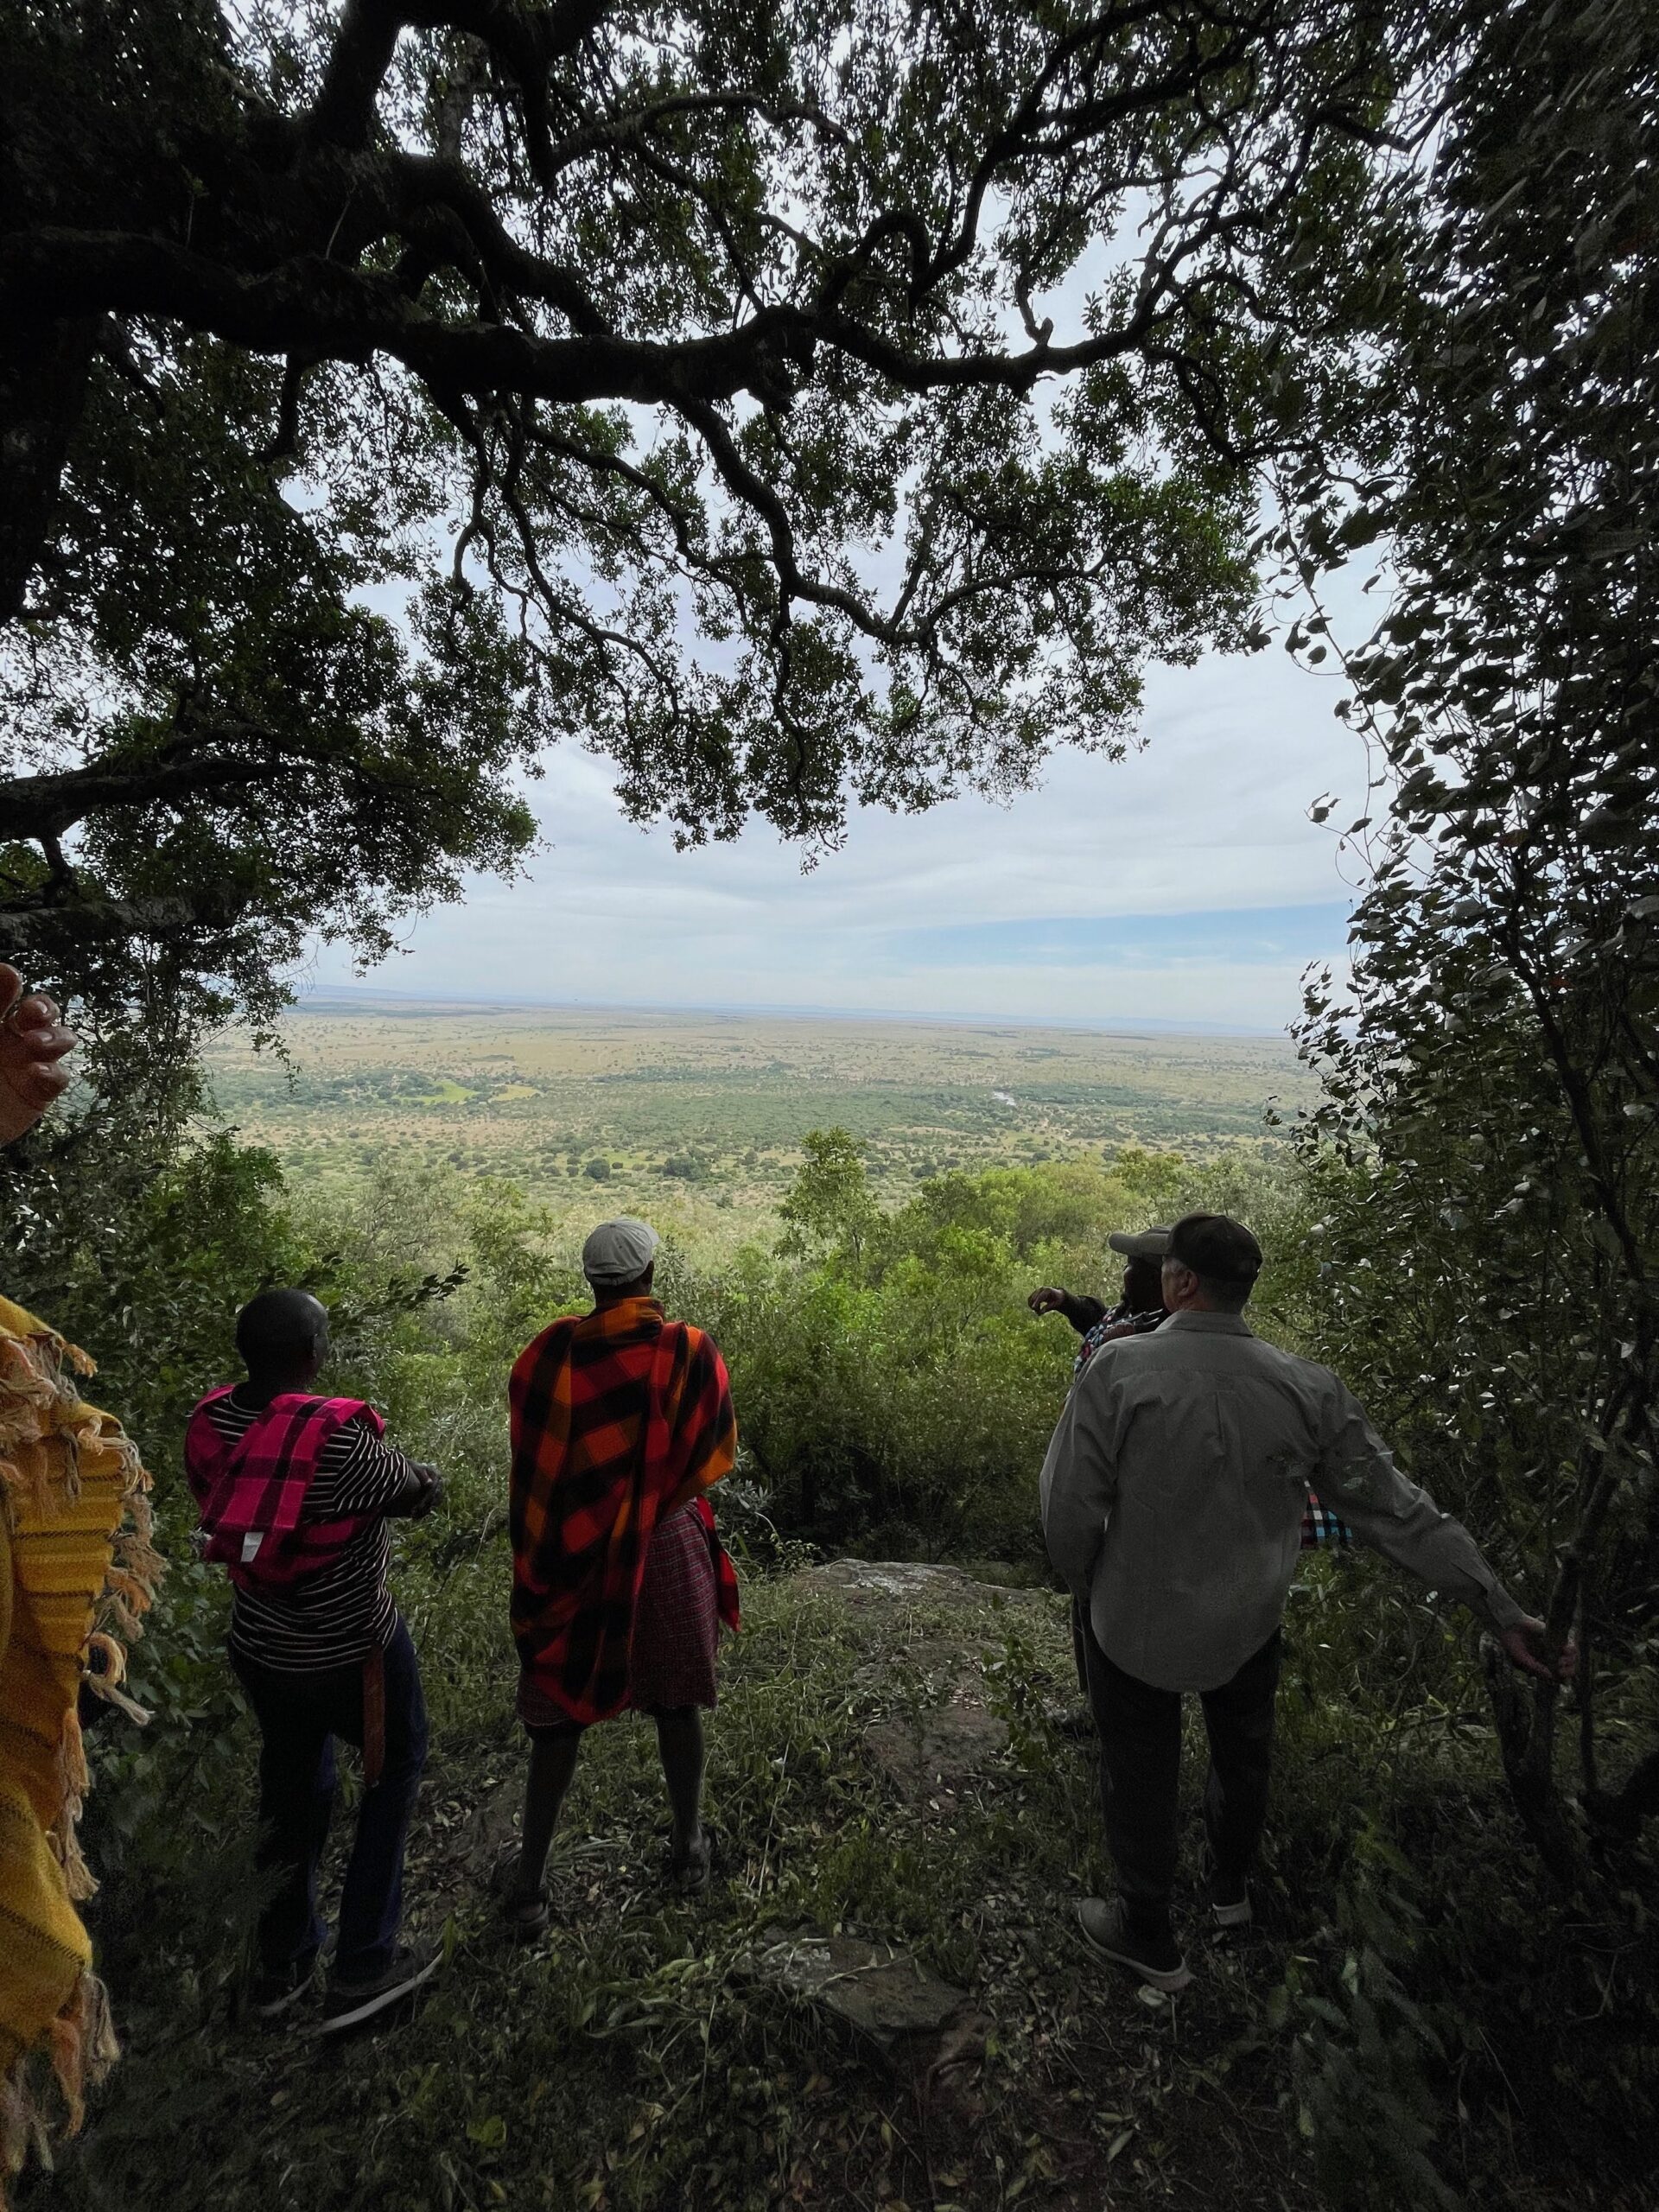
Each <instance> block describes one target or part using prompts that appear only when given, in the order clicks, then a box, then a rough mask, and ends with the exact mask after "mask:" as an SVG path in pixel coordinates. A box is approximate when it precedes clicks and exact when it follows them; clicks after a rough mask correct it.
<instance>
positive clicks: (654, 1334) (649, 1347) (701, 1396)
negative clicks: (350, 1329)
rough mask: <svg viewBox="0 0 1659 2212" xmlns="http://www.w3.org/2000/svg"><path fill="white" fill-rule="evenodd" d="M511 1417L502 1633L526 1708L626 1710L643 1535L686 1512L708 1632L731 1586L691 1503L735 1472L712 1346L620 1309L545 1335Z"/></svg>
mask: <svg viewBox="0 0 1659 2212" xmlns="http://www.w3.org/2000/svg"><path fill="white" fill-rule="evenodd" d="M508 1396H509V1401H510V1403H511V1407H512V1498H511V1516H510V1525H511V1529H512V1632H513V1637H514V1640H515V1641H516V1643H517V1644H518V1657H519V1663H520V1665H521V1666H522V1667H523V1669H524V1672H525V1674H526V1675H528V1676H529V1678H530V1680H531V1682H532V1683H533V1684H534V1686H535V1688H536V1689H537V1692H538V1693H539V1694H540V1695H541V1696H542V1697H543V1698H545V1699H547V1700H549V1701H550V1702H551V1703H552V1704H553V1705H555V1706H556V1707H558V1709H559V1710H560V1711H562V1712H563V1713H568V1714H569V1718H570V1719H573V1720H581V1721H594V1720H604V1719H608V1718H609V1717H610V1716H611V1715H612V1714H613V1713H620V1711H621V1710H622V1708H623V1707H624V1706H625V1705H626V1703H627V1701H628V1658H629V1652H630V1649H631V1647H632V1641H633V1624H634V1615H635V1611H636V1608H637V1606H638V1604H639V1585H640V1581H641V1580H642V1578H643V1576H644V1573H645V1551H646V1548H647V1547H648V1545H649V1544H650V1542H651V1536H652V1530H653V1529H655V1528H656V1527H657V1525H658V1522H660V1521H662V1520H664V1518H665V1517H666V1516H668V1515H669V1514H671V1513H672V1512H673V1511H674V1510H676V1508H677V1507H678V1506H680V1505H683V1504H684V1503H686V1502H687V1501H688V1500H690V1499H694V1500H695V1501H696V1510H697V1512H698V1515H699V1517H700V1518H701V1519H702V1522H703V1526H704V1528H705V1529H707V1530H708V1531H709V1535H710V1540H711V1541H713V1542H714V1543H715V1550H716V1553H717V1571H718V1574H719V1584H720V1590H719V1596H720V1613H721V1619H722V1620H723V1621H725V1623H726V1624H727V1626H728V1628H733V1629H735V1628H736V1626H737V1625H738V1602H737V1576H736V1573H734V1569H733V1567H732V1563H731V1560H729V1559H728V1557H727V1555H726V1554H725V1552H724V1550H723V1549H721V1548H720V1547H719V1543H718V1540H717V1539H715V1538H714V1536H713V1530H714V1515H713V1513H712V1512H711V1511H710V1510H709V1503H708V1501H707V1499H706V1497H704V1496H703V1493H704V1492H705V1491H708V1490H709V1489H710V1488H711V1487H712V1485H713V1484H715V1483H717V1482H718V1481H719V1480H720V1479H721V1477H722V1476H723V1475H727V1474H729V1473H730V1472H731V1470H732V1466H733V1464H734V1460H735V1459H736V1456H737V1421H736V1418H735V1416H734V1414H733V1411H732V1394H731V1386H730V1384H729V1383H728V1380H727V1376H726V1364H725V1362H724V1361H723V1360H722V1359H721V1356H720V1354H719V1352H718V1351H716V1350H715V1345H714V1344H713V1342H712V1340H711V1339H710V1338H708V1337H706V1336H705V1335H704V1334H703V1332H702V1330H701V1329H694V1328H692V1327H690V1325H688V1324H687V1323H685V1322H683V1321H667V1320H665V1319H664V1317H663V1309H662V1307H661V1306H660V1305H659V1304H658V1301H657V1300H655V1299H654V1298H628V1299H622V1300H619V1301H618V1302H617V1303H616V1304H614V1305H613V1306H601V1308H599V1309H598V1311H596V1312H595V1313H588V1314H584V1315H582V1317H580V1318H579V1319H563V1320H559V1321H555V1322H554V1323H553V1324H552V1325H551V1326H550V1327H549V1328H546V1329H543V1332H542V1333H541V1335H540V1336H539V1337H537V1338H536V1339H535V1341H534V1342H533V1343H532V1344H529V1345H527V1346H526V1347H525V1349H524V1351H523V1352H521V1353H520V1355H519V1357H518V1363H517V1365H516V1366H515V1367H514V1368H513V1370H512V1383H511V1384H510V1386H509V1391H508Z"/></svg>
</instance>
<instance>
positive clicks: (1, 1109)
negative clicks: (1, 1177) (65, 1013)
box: [0, 963, 75, 1144]
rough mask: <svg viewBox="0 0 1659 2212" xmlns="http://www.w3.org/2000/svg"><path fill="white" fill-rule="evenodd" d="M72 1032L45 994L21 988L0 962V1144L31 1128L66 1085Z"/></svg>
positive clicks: (14, 974) (14, 972)
mask: <svg viewBox="0 0 1659 2212" xmlns="http://www.w3.org/2000/svg"><path fill="white" fill-rule="evenodd" d="M74 1043H75V1035H74V1032H73V1030H72V1029H66V1028H65V1027H64V1026H63V1024H62V1023H61V1022H60V1020H58V1009H57V1008H56V1007H55V1006H54V1005H53V1003H52V1001H51V1000H50V999H48V998H41V997H39V996H37V995H35V994H34V993H33V992H31V993H29V995H27V996H25V995H24V992H23V979H22V976H20V975H19V974H18V973H17V970H16V969H15V968H9V967H7V966H5V965H4V964H3V963H0V1144H12V1143H14V1142H15V1141H16V1139H17V1138H19V1137H21V1136H22V1135H25V1134H26V1132H27V1131H29V1129H32V1128H34V1126H35V1122H38V1121H39V1120H40V1118H41V1115H42V1114H44V1113H45V1111H46V1109H47V1108H48V1106H49V1105H50V1104H51V1103H52V1102H53V1100H54V1098H56V1097H57V1096H59V1094H60V1092H61V1091H64V1090H67V1088H68V1085H69V1071H68V1069H67V1068H66V1067H65V1066H64V1065H63V1060H64V1056H65V1054H66V1053H67V1052H72V1051H73V1049H74Z"/></svg>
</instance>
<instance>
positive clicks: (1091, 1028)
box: [295, 983, 1290, 1043]
mask: <svg viewBox="0 0 1659 2212" xmlns="http://www.w3.org/2000/svg"><path fill="white" fill-rule="evenodd" d="M330 1000H337V1001H340V1005H341V1007H342V1008H344V1009H347V1010H349V1009H351V1008H353V1007H356V1008H361V1007H369V1006H372V1005H374V1004H375V1003H377V1002H382V1001H385V1002H390V1003H391V1004H392V1005H394V1006H399V1007H429V1008H430V1009H432V1010H433V1011H434V1012H438V1013H442V1012H444V1011H450V1012H455V1013H465V1014H489V1013H492V1012H494V1011H496V1010H498V1009H499V1010H500V1011H502V1012H516V1013H524V1012H528V1013H546V1014H722V1015H732V1014H754V1015H766V1016H767V1017H769V1018H771V1019H773V1020H786V1021H805V1020H813V1021H894V1022H898V1021H925V1022H929V1023H931V1024H933V1025H934V1026H936V1027H939V1028H944V1029H950V1028H957V1029H961V1028H976V1027H983V1026H985V1025H986V1024H995V1026H996V1027H999V1028H1014V1029H1063V1030H1078V1031H1082V1032H1084V1033H1088V1034H1093V1035H1103V1036H1129V1037H1135V1036H1152V1037H1240V1038H1253V1039H1268V1038H1273V1039H1278V1040H1280V1041H1281V1042H1283V1043H1289V1041H1290V1039H1289V1031H1288V1024H1286V1025H1285V1026H1283V1027H1280V1028H1277V1029H1268V1028H1259V1027H1252V1026H1250V1025H1249V1024H1248V1023H1243V1022H1220V1021H1174V1020H1164V1019H1162V1018H1161V1017H1160V1016H1159V1015H1156V1014H1134V1015H1131V1014H1122V1015H1110V1014H1103V1015H1101V1016H1099V1017H1098V1018H1096V1019H1079V1018H1077V1017H1075V1016H1071V1017H1068V1016H1066V1015H1065V1014H1048V1015H1044V1016H1040V1017H1039V1016H1036V1015H1033V1014H946V1013H937V1012H932V1013H929V1012H923V1011H921V1010H920V1009H917V1008H904V1007H832V1006H802V1005H791V1004H789V1003H785V1002H773V1001H753V1002H747V1003H740V1002H738V1001H731V1000H726V1001H718V1000H709V1001H699V1002H698V1003H697V1004H696V1005H687V1004H676V1005H667V1004H664V1002H663V1001H661V1000H657V999H614V998H591V999H590V998H566V999H549V998H532V997H527V996H524V995H519V994H518V993H513V992H505V991H496V992H492V993H491V994H490V995H489V996H488V997H487V998H462V997H461V996H458V995H451V994H449V993H447V992H443V991H399V990H395V989H391V988H386V987H385V986H384V985H378V986H377V985H371V984H364V983H320V984H316V985H314V986H312V987H310V988H305V989H302V990H300V991H298V992H297V993H296V1001H295V1003H296V1007H310V1008H312V1009H313V1010H315V1011H317V1012H323V1013H326V1012H327V1011H328V1003H327V1002H328V1001H330Z"/></svg>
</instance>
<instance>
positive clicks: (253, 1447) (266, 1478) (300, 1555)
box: [184, 1385, 386, 1590]
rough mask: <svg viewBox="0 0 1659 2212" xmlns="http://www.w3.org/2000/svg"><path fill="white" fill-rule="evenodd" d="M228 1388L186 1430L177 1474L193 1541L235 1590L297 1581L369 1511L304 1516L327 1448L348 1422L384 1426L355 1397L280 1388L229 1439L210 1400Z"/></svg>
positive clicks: (333, 1554)
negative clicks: (195, 1517)
mask: <svg viewBox="0 0 1659 2212" xmlns="http://www.w3.org/2000/svg"><path fill="white" fill-rule="evenodd" d="M233 1387H234V1386H233V1385H227V1386H226V1388H225V1389H221V1390H210V1391H209V1392H208V1393H207V1396H206V1397H205V1398H204V1399H202V1401H201V1402H200V1404H199V1405H198V1406H197V1407H196V1408H195V1410H194V1413H193V1414H191V1416H190V1421H189V1425H188V1427H187V1428H186V1430H185V1433H184V1471H185V1476H186V1478H187V1480H188V1483H189V1484H190V1493H191V1496H192V1497H194V1499H195V1501H196V1507H197V1510H198V1512H199V1513H200V1527H199V1529H198V1533H197V1542H198V1545H199V1547H200V1552H201V1555H202V1557H203V1558H204V1559H210V1560H219V1561H221V1562H222V1563H223V1564H224V1565H225V1566H226V1567H228V1568H229V1569H230V1575H231V1580H232V1582H234V1583H236V1584H237V1585H238V1587H239V1588H242V1589H254V1590H257V1589H265V1590H269V1589H270V1587H271V1586H273V1585H276V1586H279V1587H281V1586H288V1585H289V1584H292V1583H295V1582H298V1581H300V1580H302V1578H303V1577H304V1576H306V1575H308V1574H313V1573H315V1572H316V1571H317V1569H318V1568H319V1567H327V1565H328V1564H329V1562H330V1561H331V1560H334V1559H336V1558H338V1557H339V1555H340V1553H341V1552H343V1551H344V1550H345V1548H346V1546H347V1545H348V1544H349V1543H350V1542H351V1541H352V1539H353V1537H354V1536H355V1535H358V1534H359V1531H360V1530H362V1529H365V1528H366V1527H367V1525H368V1523H369V1522H371V1521H372V1520H373V1519H374V1518H375V1517H376V1516H374V1515H373V1514H362V1513H359V1514H353V1516H351V1517H350V1518H349V1519H346V1520H341V1521H308V1522H301V1519H300V1512H301V1509H302V1507H303V1505H304V1503H305V1494H306V1491H308V1489H309V1487H310V1484H311V1479H312V1478H313V1476H314V1475H315V1473H316V1471H317V1466H318V1463H319V1462H320V1460H321V1458H322V1454H323V1451H324V1448H325V1446H327V1443H328V1440H329V1439H330V1438H331V1437H333V1436H334V1435H335V1434H337V1433H338V1432H339V1431H340V1429H342V1428H343V1427H345V1426H346V1422H347V1421H365V1422H366V1423H368V1424H369V1425H370V1426H371V1427H372V1428H373V1430H374V1433H375V1434H376V1435H377V1436H380V1435H384V1433H385V1426H386V1425H385V1421H383V1420H382V1419H381V1417H380V1415H379V1414H378V1413H376V1411H375V1410H374V1408H373V1407H372V1406H368V1405H365V1404H364V1402H363V1401H362V1400H361V1399H360V1398H308V1397H304V1396H302V1395H300V1394H299V1393H298V1392H296V1391H284V1392H283V1395H281V1396H280V1397H276V1398H273V1399H272V1400H271V1402H270V1405H268V1406H267V1407H266V1408H265V1409H264V1412H263V1413H262V1414H260V1415H259V1417H258V1419H257V1421H255V1422H254V1423H253V1425H252V1427H251V1428H250V1429H249V1430H248V1431H247V1433H246V1434H245V1435H244V1436H242V1437H241V1438H240V1439H238V1441H237V1443H236V1444H235V1445H233V1446H232V1445H228V1444H226V1441H225V1439H224V1438H223V1437H222V1436H221V1435H220V1434H219V1431H218V1429H217V1428H216V1427H214V1425H213V1420H212V1418H211V1416H210V1414H209V1413H208V1408H209V1407H210V1406H213V1405H216V1404H217V1403H218V1402H219V1400H220V1399H221V1398H226V1397H228V1396H229V1395H230V1393H231V1389H232V1388H233Z"/></svg>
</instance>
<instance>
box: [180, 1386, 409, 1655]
mask: <svg viewBox="0 0 1659 2212" xmlns="http://www.w3.org/2000/svg"><path fill="white" fill-rule="evenodd" d="M207 1418H208V1419H209V1420H210V1421H212V1422H213V1427H215V1428H216V1429H217V1430H218V1431H219V1434H220V1436H222V1437H223V1438H224V1440H225V1441H226V1444H231V1445H234V1444H236V1443H238V1442H239V1441H240V1440H241V1439H242V1438H243V1437H244V1436H245V1435H246V1433H247V1432H248V1430H249V1429H250V1428H251V1427H252V1426H253V1424H254V1422H255V1421H257V1418H258V1415H257V1413H256V1412H254V1411H253V1410H252V1408H249V1407H246V1406H238V1403H237V1402H236V1400H235V1397H234V1396H230V1397H225V1398H216V1399H215V1400H214V1401H213V1404H212V1405H210V1406H209V1407H208V1408H207ZM411 1472H412V1469H411V1466H410V1461H409V1460H408V1459H406V1458H405V1457H404V1453H403V1452H399V1451H397V1450H395V1449H394V1448H393V1447H392V1446H391V1445H389V1444H386V1443H385V1442H383V1441H382V1440H381V1439H380V1438H379V1437H378V1436H377V1435H376V1434H375V1433H374V1431H373V1430H372V1428H370V1427H368V1425H367V1424H366V1423H365V1422H364V1421H348V1422H347V1423H346V1426H345V1427H343V1428H339V1429H336V1430H335V1432H334V1434H333V1435H332V1436H331V1437H330V1438H329V1440H328V1441H327V1444H325V1445H324V1446H323V1447H322V1456H321V1459H319V1461H318V1463H317V1471H316V1473H315V1475H314V1476H313V1477H312V1478H311V1483H310V1486H309V1488H308V1490H307V1491H306V1493H305V1503H303V1505H302V1506H301V1508H300V1519H301V1520H302V1522H306V1521H345V1520H349V1519H351V1518H352V1517H353V1516H355V1515H357V1514H359V1513H379V1514H384V1513H385V1510H386V1509H387V1507H388V1506H390V1505H391V1504H393V1503H395V1502H396V1501H397V1499H398V1498H399V1497H401V1496H402V1495H403V1494H404V1491H406V1490H407V1489H408V1487H409V1480H410V1474H411ZM390 1558H391V1546H390V1544H389V1542H388V1541H387V1536H386V1524H385V1521H384V1520H375V1521H372V1522H370V1524H369V1526H368V1527H367V1528H366V1529H361V1530H359V1533H358V1534H357V1535H355V1536H353V1539H352V1541H351V1542H350V1543H349V1544H347V1545H346V1548H345V1550H344V1551H343V1552H341V1553H340V1556H339V1558H338V1559H336V1560H330V1562H329V1564H328V1565H327V1567H319V1568H318V1570H317V1572H316V1573H315V1574H308V1575H306V1576H305V1577H304V1578H303V1579H302V1580H300V1581H298V1582H296V1583H294V1584H292V1585H291V1586H289V1588H288V1589H286V1590H284V1591H283V1592H282V1594H281V1595H280V1596H276V1595H265V1594H264V1593H257V1594H256V1593H255V1592H251V1591H247V1590H238V1592H236V1596H235V1599H234V1601H233V1603H232V1610H231V1649H232V1651H234V1652H235V1653H236V1654H237V1655H238V1657H240V1658H243V1659H250V1660H251V1661H252V1662H254V1664H255V1665H256V1666H259V1667H274V1668H276V1669H278V1670H279V1671H280V1672H282V1673H283V1674H304V1675H309V1674H315V1673H318V1672H320V1671H321V1670H322V1669H326V1668H329V1667H350V1666H353V1665H355V1664H356V1662H358V1661H359V1659H365V1658H366V1657H367V1656H368V1655H369V1653H370V1652H371V1651H375V1650H384V1649H385V1646H386V1645H387V1644H388V1643H390V1642H391V1633H392V1630H393V1629H394V1628H396V1626H397V1606H396V1605H394V1604H393V1603H392V1598H391V1591H390V1590H389V1589H388V1588H387V1587H386V1569H387V1567H388V1565H389V1563H390Z"/></svg>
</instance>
